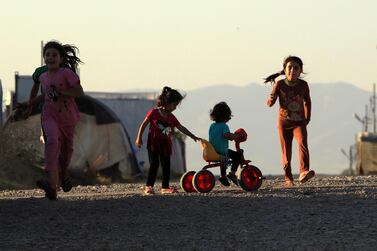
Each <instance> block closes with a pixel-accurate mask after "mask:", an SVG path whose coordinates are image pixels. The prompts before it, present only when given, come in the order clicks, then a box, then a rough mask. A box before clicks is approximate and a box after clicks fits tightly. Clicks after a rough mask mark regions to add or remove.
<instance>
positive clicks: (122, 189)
mask: <svg viewBox="0 0 377 251" xmlns="http://www.w3.org/2000/svg"><path fill="white" fill-rule="evenodd" d="M282 182H283V180H282V178H281V177H267V180H265V181H264V183H263V185H262V187H261V188H260V189H259V190H258V191H256V192H244V191H242V190H241V189H240V188H239V187H237V186H234V185H232V186H231V187H229V188H224V187H221V186H220V185H219V184H218V183H217V184H216V187H215V189H214V190H213V191H212V192H211V193H208V194H196V193H193V194H187V193H184V192H183V191H182V190H179V193H178V194H173V195H161V194H159V192H158V191H159V187H160V186H159V185H156V191H157V193H156V194H155V195H152V196H144V195H143V194H142V187H143V184H112V185H108V186H77V187H74V188H73V189H72V191H71V192H69V193H63V192H59V194H58V196H59V199H58V200H57V201H48V200H47V199H45V198H44V194H43V192H42V191H41V190H37V189H34V190H2V191H0V250H178V249H179V250H377V238H376V237H377V176H319V177H315V178H314V179H313V180H312V181H309V182H308V183H306V184H304V185H296V186H295V187H293V188H289V189H286V188H283V187H282V186H281V184H282ZM173 183H175V185H178V184H177V182H173Z"/></svg>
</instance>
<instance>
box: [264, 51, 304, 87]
mask: <svg viewBox="0 0 377 251" xmlns="http://www.w3.org/2000/svg"><path fill="white" fill-rule="evenodd" d="M289 62H295V63H297V64H298V65H299V66H300V67H301V70H303V66H304V64H303V63H302V60H301V58H299V57H296V56H288V57H286V58H285V59H284V62H283V70H281V71H279V72H277V73H274V74H272V75H270V76H268V77H267V78H265V79H264V83H265V84H266V83H268V82H271V83H275V79H276V78H277V77H279V76H280V75H284V74H285V72H284V70H285V67H286V66H287V64H288V63H289Z"/></svg>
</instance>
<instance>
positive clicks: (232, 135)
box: [224, 132, 243, 140]
mask: <svg viewBox="0 0 377 251" xmlns="http://www.w3.org/2000/svg"><path fill="white" fill-rule="evenodd" d="M242 136H243V135H241V134H238V133H231V132H227V133H224V137H225V138H226V139H227V140H235V139H238V138H241V137H242Z"/></svg>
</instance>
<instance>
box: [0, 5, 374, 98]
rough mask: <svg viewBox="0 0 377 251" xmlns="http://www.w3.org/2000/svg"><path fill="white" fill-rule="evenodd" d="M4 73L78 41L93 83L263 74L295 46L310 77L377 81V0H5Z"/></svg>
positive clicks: (180, 83) (27, 70)
mask: <svg viewBox="0 0 377 251" xmlns="http://www.w3.org/2000/svg"><path fill="white" fill-rule="evenodd" d="M0 3H1V5H0V6H1V15H0V32H1V36H0V39H1V41H0V58H1V59H0V79H1V80H2V83H3V87H5V88H8V89H14V72H15V71H19V73H20V74H21V75H30V74H32V73H33V71H34V69H35V68H36V67H37V66H39V65H40V44H41V40H43V41H45V42H47V41H49V40H51V39H56V40H59V41H61V42H62V43H69V44H74V45H76V46H77V47H78V48H79V49H80V58H81V59H82V60H83V61H84V62H85V64H83V65H82V66H81V67H80V74H81V82H82V85H83V87H84V89H85V90H87V91H110V92H114V91H127V90H135V89H139V90H144V89H160V88H161V87H162V86H163V85H166V84H169V85H171V86H173V87H175V88H178V89H181V90H186V91H187V90H191V89H196V88H200V87H204V86H210V85H217V84H234V85H240V86H243V85H247V84H250V83H262V78H264V77H266V76H267V75H269V74H271V73H274V72H276V71H278V70H281V68H282V66H281V65H282V61H283V58H284V57H285V56H287V55H290V54H291V55H298V56H300V57H301V58H302V59H303V61H304V71H305V72H307V73H308V74H307V75H306V77H305V79H306V80H307V81H308V82H309V83H310V82H311V83H328V82H338V81H346V82H349V83H352V84H355V85H357V86H359V87H360V88H363V89H366V90H371V88H372V84H373V83H375V82H377V48H376V45H377V15H376V11H377V1H376V0H359V1H356V0H284V1H279V0H263V1H256V0H186V1H184V0H133V1H129V0H106V1H103V0H64V1H51V0H33V1H30V0H12V1H9V0H0Z"/></svg>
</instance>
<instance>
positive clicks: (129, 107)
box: [87, 92, 186, 178]
mask: <svg viewBox="0 0 377 251" xmlns="http://www.w3.org/2000/svg"><path fill="white" fill-rule="evenodd" d="M87 95H90V96H91V97H94V98H95V99H96V100H99V101H100V102H102V103H103V104H105V105H106V106H107V107H109V108H110V109H111V110H112V111H113V112H114V113H115V114H116V115H117V116H118V117H119V119H120V120H121V121H122V124H123V125H124V127H125V128H127V132H128V134H129V136H130V138H131V142H132V146H133V147H134V149H135V155H136V159H137V160H138V165H139V168H140V170H141V172H142V173H143V174H146V173H147V171H148V168H149V159H148V151H147V149H146V147H145V146H146V143H147V134H148V127H147V128H146V129H145V132H144V134H143V142H144V146H143V147H142V148H140V149H139V148H137V147H136V146H135V145H134V142H135V139H136V136H137V133H138V130H139V126H140V124H141V123H142V122H143V120H144V118H145V115H146V114H147V112H148V111H149V110H150V109H151V108H152V107H154V106H155V102H156V98H157V95H158V93H156V92H145V93H142V92H136V93H130V92H129V93H109V92H106V93H104V92H87ZM176 131H177V130H176ZM184 140H185V137H184V136H183V135H182V134H181V133H179V132H176V133H175V134H174V135H173V141H172V143H173V145H172V151H173V153H172V156H171V171H170V174H171V177H173V178H174V177H180V176H181V175H182V174H183V173H185V172H186V158H185V151H186V149H185V142H184ZM159 171H161V170H159ZM159 175H161V173H160V172H159Z"/></svg>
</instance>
